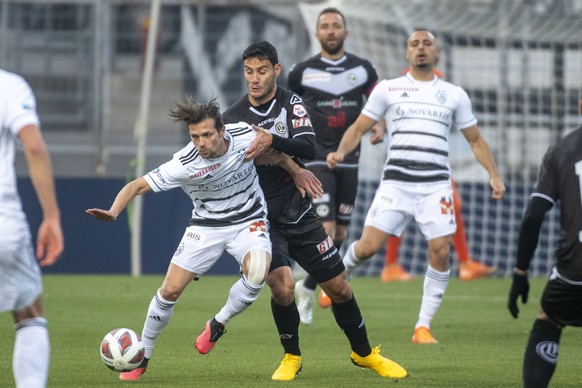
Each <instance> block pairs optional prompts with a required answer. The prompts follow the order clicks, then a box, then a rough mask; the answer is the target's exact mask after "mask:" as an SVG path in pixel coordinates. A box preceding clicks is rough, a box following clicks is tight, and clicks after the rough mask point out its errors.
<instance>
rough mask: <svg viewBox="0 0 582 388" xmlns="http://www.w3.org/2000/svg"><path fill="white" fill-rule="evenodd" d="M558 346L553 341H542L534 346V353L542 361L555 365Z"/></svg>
mask: <svg viewBox="0 0 582 388" xmlns="http://www.w3.org/2000/svg"><path fill="white" fill-rule="evenodd" d="M559 349H560V346H559V345H558V343H557V342H554V341H542V342H540V343H538V344H537V345H536V353H537V354H538V356H540V357H541V358H542V359H543V360H545V361H547V362H549V363H550V364H556V362H557V361H558V351H559Z"/></svg>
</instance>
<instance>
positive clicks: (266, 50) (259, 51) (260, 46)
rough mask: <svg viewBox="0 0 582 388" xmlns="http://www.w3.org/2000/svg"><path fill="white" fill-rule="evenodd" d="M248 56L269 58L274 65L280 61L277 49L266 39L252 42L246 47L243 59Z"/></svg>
mask: <svg viewBox="0 0 582 388" xmlns="http://www.w3.org/2000/svg"><path fill="white" fill-rule="evenodd" d="M248 58H258V59H261V60H263V59H268V60H269V62H271V64H272V65H273V66H275V65H276V64H278V63H279V55H278V54H277V49H276V48H275V46H273V45H272V44H271V43H269V42H267V41H266V40H264V41H262V42H257V43H253V44H251V45H250V46H249V47H247V48H246V49H245V51H244V52H243V55H242V59H243V61H245V60H247V59H248Z"/></svg>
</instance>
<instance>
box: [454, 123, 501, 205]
mask: <svg viewBox="0 0 582 388" xmlns="http://www.w3.org/2000/svg"><path fill="white" fill-rule="evenodd" d="M462 132H463V135H464V136H465V139H467V141H468V142H469V145H470V146H471V150H472V151H473V155H475V159H476V160H477V161H478V162H479V164H481V166H483V168H485V170H487V172H488V173H489V184H490V186H491V197H492V198H494V199H502V198H503V196H504V195H505V184H504V183H503V179H501V175H500V174H499V171H498V170H497V165H496V164H495V159H493V155H492V154H491V150H490V149H489V145H488V144H487V142H486V141H485V139H484V138H483V137H482V136H481V134H480V132H479V130H478V129H477V126H476V125H472V126H470V127H468V128H463V130H462Z"/></svg>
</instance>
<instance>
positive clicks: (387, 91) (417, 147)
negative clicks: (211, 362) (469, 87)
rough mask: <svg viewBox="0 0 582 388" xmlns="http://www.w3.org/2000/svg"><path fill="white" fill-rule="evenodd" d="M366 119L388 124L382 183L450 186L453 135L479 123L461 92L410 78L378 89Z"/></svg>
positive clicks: (445, 84) (366, 109)
mask: <svg viewBox="0 0 582 388" xmlns="http://www.w3.org/2000/svg"><path fill="white" fill-rule="evenodd" d="M362 114H364V115H366V116H368V117H370V118H372V119H374V120H377V121H379V120H381V119H382V117H385V119H386V125H387V126H388V133H389V136H390V145H389V151H388V157H387V159H386V164H385V165H384V169H383V174H382V175H383V176H382V180H397V181H404V182H409V183H416V182H418V183H427V182H438V181H448V180H449V179H450V176H451V172H450V170H451V166H450V162H449V133H450V130H451V128H452V127H453V126H455V127H456V128H458V129H461V130H462V129H465V128H468V127H470V126H472V125H474V124H476V123H477V120H476V119H475V116H474V115H473V112H472V109H471V101H470V100H469V96H467V93H466V92H465V91H464V90H463V89H462V88H460V87H458V86H455V85H453V84H451V83H449V82H446V81H443V80H442V79H440V78H438V77H435V78H434V79H433V80H432V81H418V80H415V79H414V78H412V77H411V76H410V74H409V73H408V74H406V75H404V76H402V77H399V78H395V79H391V80H383V81H381V82H380V83H379V84H378V85H376V88H374V90H373V92H372V93H371V95H370V98H369V99H368V101H367V103H366V105H365V106H364V109H363V110H362Z"/></svg>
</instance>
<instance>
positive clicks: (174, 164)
mask: <svg viewBox="0 0 582 388" xmlns="http://www.w3.org/2000/svg"><path fill="white" fill-rule="evenodd" d="M143 177H144V179H145V180H146V182H147V183H148V185H150V187H151V188H152V190H153V191H155V192H160V191H167V190H171V189H174V188H176V187H180V186H182V184H184V183H185V182H186V180H187V178H188V174H187V173H186V170H185V169H184V166H183V165H182V163H180V161H179V160H178V159H177V158H176V157H174V158H173V159H172V160H170V161H167V162H166V163H164V164H162V165H161V166H159V167H158V168H156V169H154V170H152V171H150V172H148V173H147V174H146V175H144V176H143Z"/></svg>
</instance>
